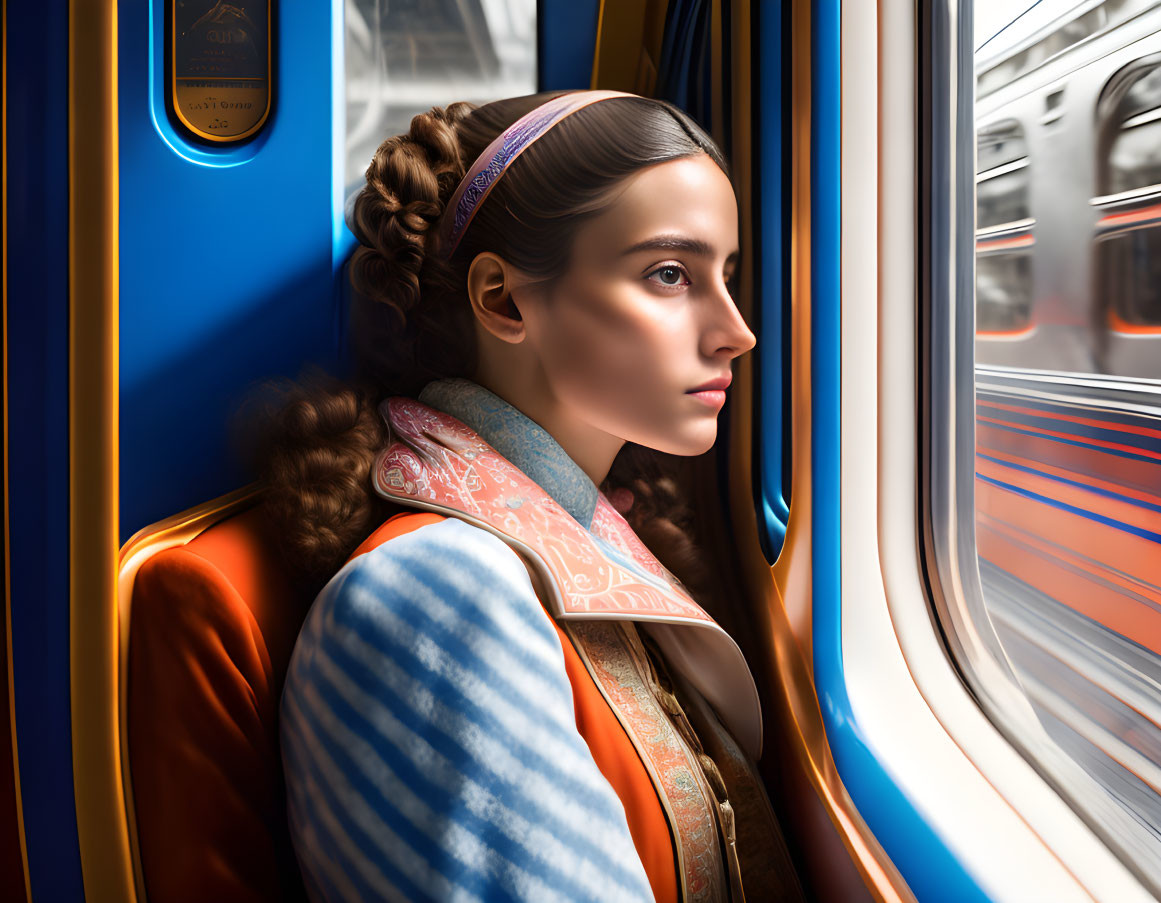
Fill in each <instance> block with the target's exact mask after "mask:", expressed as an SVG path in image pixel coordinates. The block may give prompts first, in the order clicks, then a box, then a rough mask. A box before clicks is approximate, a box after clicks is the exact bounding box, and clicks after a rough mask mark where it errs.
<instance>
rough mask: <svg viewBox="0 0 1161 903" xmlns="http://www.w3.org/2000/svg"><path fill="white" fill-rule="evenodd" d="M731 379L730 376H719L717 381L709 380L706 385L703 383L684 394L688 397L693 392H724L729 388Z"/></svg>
mask: <svg viewBox="0 0 1161 903" xmlns="http://www.w3.org/2000/svg"><path fill="white" fill-rule="evenodd" d="M732 379H733V377H731V376H719V377H718V378H717V379H711V380H710V381H709V382H708V383H703V384H702V385H700V386H698V387H697V388H696V389H690V390H689V391H688V392H686V393H685V394H686V395H689V394H691V393H693V392H715V391H719V392H724V391H725V390H726V389H727V388H728V387H729V385H730V382H731V380H732Z"/></svg>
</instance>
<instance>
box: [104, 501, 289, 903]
mask: <svg viewBox="0 0 1161 903" xmlns="http://www.w3.org/2000/svg"><path fill="white" fill-rule="evenodd" d="M253 502H254V497H253V495H252V494H251V495H249V496H246V495H237V496H235V497H233V498H227V499H225V500H222V501H221V502H220V503H211V504H210V505H207V506H203V507H202V508H201V509H196V510H195V511H192V512H189V513H187V514H186V515H179V516H178V517H177V518H174V519H171V520H170V521H167V522H164V523H163V524H160V525H158V526H157V527H156V528H151V529H150V530H147V531H143V534H139V536H138V537H135V539H134V540H131V541H130V543H128V544H127V545H126V552H125V555H124V557H123V565H122V582H121V589H122V605H123V608H122V622H123V623H122V644H123V653H122V684H123V687H122V708H121V711H122V713H123V719H122V749H123V750H124V751H125V752H124V753H123V756H124V755H127V759H128V761H127V762H125V761H123V771H124V773H125V777H126V787H127V793H128V794H129V797H130V800H129V804H128V807H127V808H128V810H129V816H130V822H131V825H132V824H133V823H134V822H135V830H134V831H133V834H134V836H135V844H134V846H135V849H134V858H135V863H134V864H135V870H136V874H137V890H138V898H139V900H145V899H147V900H149V901H150V903H171V901H186V900H189V901H195V900H196V901H207V900H213V901H215V903H234V901H238V903H241V901H246V903H252V901H266V900H301V899H304V898H305V895H304V893H303V889H302V884H301V878H300V876H299V871H298V866H297V863H296V862H295V860H294V855H293V852H292V850H291V846H290V840H289V835H288V832H287V826H286V814H285V802H284V793H283V784H282V767H281V760H280V756H279V747H278V722H277V717H278V702H279V697H280V695H281V692H282V682H283V679H284V677H285V674H286V667H287V663H288V660H289V658H290V653H291V651H292V649H293V647H294V641H295V638H296V636H297V635H298V630H299V627H300V626H301V624H302V620H303V618H304V617H305V615H306V611H307V609H308V607H309V605H310V601H311V599H310V598H309V596H310V595H311V591H310V589H309V588H307V587H301V586H295V585H294V584H293V583H292V582H291V581H290V580H289V579H288V578H287V575H286V573H285V571H284V569H283V568H281V567H280V566H279V565H278V559H277V556H276V554H275V552H274V549H273V546H272V543H271V542H270V538H269V537H268V536H267V535H266V532H265V530H264V527H263V521H262V519H261V518H260V516H259V514H258V511H257V509H256V508H254V507H253ZM126 625H127V629H126Z"/></svg>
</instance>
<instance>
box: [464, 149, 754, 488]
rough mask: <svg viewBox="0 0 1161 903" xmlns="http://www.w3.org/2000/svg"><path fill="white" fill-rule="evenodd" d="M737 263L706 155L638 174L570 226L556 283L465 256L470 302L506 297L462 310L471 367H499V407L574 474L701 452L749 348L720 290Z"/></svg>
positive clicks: (730, 210)
mask: <svg viewBox="0 0 1161 903" xmlns="http://www.w3.org/2000/svg"><path fill="white" fill-rule="evenodd" d="M484 256H486V255H481V257H484ZM737 259H738V207H737V202H736V200H735V198H734V192H733V188H732V186H731V184H730V181H729V179H728V178H727V176H726V175H725V173H723V172H722V170H721V169H720V168H719V167H718V166H717V165H716V164H715V163H714V162H713V161H712V160H711V159H710V158H709V157H708V156H706V155H697V156H691V157H683V158H679V159H676V160H671V161H669V162H665V163H659V164H655V165H653V166H649V167H646V168H644V169H642V170H639V171H638V172H636V173H634V174H632V175H630V176H628V177H626V178H625V179H623V180H622V181H621V182H619V183H618V184H617V186H616V187H615V189H614V191H613V192H612V194H611V196H610V199H609V202H608V203H607V205H606V206H604V207H603V208H602V210H601V211H600V212H599V213H598V214H597V215H595V216H594V217H592V218H591V219H589V220H587V221H586V222H585V223H584V224H583V225H581V226H580V228H579V229H578V230H577V232H576V235H575V240H574V244H573V246H572V248H571V253H570V255H569V264H568V267H567V269H566V271H565V272H564V273H563V274H561V275H560V276H558V277H556V278H555V279H552V280H551V281H549V282H546V283H545V282H536V281H533V280H526V279H525V278H524V277H523V276H522V274H520V273H519V272H515V271H513V269H512V268H511V267H509V266H507V265H506V264H504V263H503V262H502V261H499V260H493V261H481V260H479V259H477V261H476V262H475V264H473V267H472V271H471V274H470V275H469V288H470V291H469V294H471V295H472V296H473V299H474V300H475V299H478V298H479V299H486V298H487V297H488V296H487V292H482V293H481V292H480V289H481V287H484V288H486V287H487V286H489V285H491V286H492V287H493V289H494V292H493V295H492V298H493V299H494V302H499V301H501V300H502V299H501V298H500V295H501V294H503V293H507V294H508V298H507V302H506V303H504V304H500V303H492V304H491V305H488V304H487V303H483V304H480V303H474V304H473V307H474V309H475V311H476V315H477V319H479V320H480V323H481V326H482V332H481V335H482V337H483V339H484V345H485V346H487V347H484V348H481V351H482V352H483V353H482V355H481V361H482V362H483V364H484V366H485V367H489V366H490V369H492V370H497V371H498V370H499V369H500V367H499V366H497V365H495V364H491V365H490V362H494V361H497V355H499V357H502V358H504V360H503V364H502V368H503V371H504V372H505V373H506V374H508V377H507V378H504V377H500V376H499V374H498V373H497V374H496V378H497V379H501V381H502V382H504V383H506V385H505V386H504V388H505V390H506V391H505V397H507V398H508V400H509V401H511V402H513V403H514V404H516V405H517V406H518V407H520V408H521V409H522V410H524V412H525V413H526V414H528V415H529V416H531V417H532V418H533V419H535V420H537V421H538V422H539V423H541V425H542V426H544V427H545V428H546V429H548V430H549V432H551V433H553V434H554V435H555V436H556V437H557V439H558V441H561V444H562V445H564V446H565V449H566V450H567V451H569V452H570V453H571V454H573V456H574V458H577V459H578V462H579V463H581V464H582V466H584V465H585V462H584V460H583V459H584V458H585V457H586V455H588V454H589V453H590V452H592V454H593V457H594V458H599V457H600V455H599V452H598V449H604V450H606V451H607V450H608V449H612V454H615V452H616V450H617V449H619V448H620V446H621V445H622V444H623V443H624V442H634V443H637V444H639V445H644V446H647V447H649V448H654V449H657V450H659V451H663V452H668V453H672V454H678V455H696V454H701V453H702V452H705V451H707V450H708V449H709V448H710V447H711V446H712V445H713V443H714V440H715V438H716V436H717V417H718V413H719V412H720V410H721V408H722V406H723V404H724V403H725V391H724V390H725V387H726V386H727V385H728V382H729V380H730V377H731V369H730V365H731V362H732V361H733V360H734V358H736V357H738V356H739V355H741V354H743V353H745V352H746V351H749V350H750V349H751V348H753V347H754V344H755V338H754V335H753V333H752V332H751V331H750V329H749V328H748V327H747V325H746V323H745V322H744V320H743V319H742V316H741V314H740V313H739V311H738V309H737V307H736V305H735V304H734V301H733V298H732V297H731V295H730V291H729V284H730V281H731V279H732V277H733V274H734V269H735V267H736V265H737ZM477 265H479V266H477ZM501 283H503V284H502V285H501ZM495 339H499V340H500V342H501V343H503V344H502V345H501V344H497V343H496V342H495V341H494V340H495ZM505 346H506V347H505ZM512 396H516V397H512ZM570 444H571V445H572V446H573V447H570ZM610 460H611V458H610ZM586 469H589V468H587V467H586Z"/></svg>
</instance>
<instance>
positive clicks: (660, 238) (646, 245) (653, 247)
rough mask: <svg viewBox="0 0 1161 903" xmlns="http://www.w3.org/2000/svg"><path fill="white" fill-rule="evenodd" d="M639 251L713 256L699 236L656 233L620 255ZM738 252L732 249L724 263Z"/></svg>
mask: <svg viewBox="0 0 1161 903" xmlns="http://www.w3.org/2000/svg"><path fill="white" fill-rule="evenodd" d="M639 251H684V252H685V253H687V254H696V255H697V256H698V257H713V256H714V249H713V247H712V246H711V245H710V244H709V243H708V242H704V241H702V240H701V239H700V238H688V237H687V236H684V235H657V236H655V237H653V238H647V239H645V240H644V241H639V242H637V244H635V245H633V246H632V247H629V248H626V249H625V250H624V251H622V252H621V256H622V257H628V256H629V255H630V254H636V253H637V252H639ZM737 258H738V252H737V251H734V252H733V253H732V254H730V255H729V256H728V257H727V258H726V263H730V262H732V261H736V260H737Z"/></svg>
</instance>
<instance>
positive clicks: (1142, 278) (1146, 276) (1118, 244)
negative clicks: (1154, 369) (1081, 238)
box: [1097, 226, 1161, 369]
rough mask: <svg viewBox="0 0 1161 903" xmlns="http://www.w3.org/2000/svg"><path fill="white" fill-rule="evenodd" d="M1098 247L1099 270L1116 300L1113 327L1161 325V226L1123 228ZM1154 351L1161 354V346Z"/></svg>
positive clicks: (1113, 307) (1102, 282)
mask: <svg viewBox="0 0 1161 903" xmlns="http://www.w3.org/2000/svg"><path fill="white" fill-rule="evenodd" d="M1098 249H1099V250H1098V253H1099V255H1100V261H1099V264H1098V268H1097V273H1098V274H1100V276H1103V277H1104V278H1101V280H1100V281H1101V284H1102V285H1105V286H1106V287H1107V290H1108V293H1109V297H1110V300H1111V303H1112V310H1113V315H1114V319H1113V323H1112V325H1113V327H1114V328H1117V329H1120V330H1121V331H1125V330H1126V329H1128V330H1131V329H1133V328H1134V327H1146V328H1147V327H1157V326H1161V228H1158V227H1157V226H1154V227H1153V228H1151V229H1133V230H1128V231H1125V232H1121V233H1119V234H1117V235H1113V236H1111V237H1109V238H1106V239H1105V240H1104V241H1102V242H1100V244H1099V245H1098ZM1100 276H1098V278H1100ZM1154 353H1155V354H1158V355H1161V348H1159V349H1157V350H1156V351H1155V352H1154ZM1158 369H1161V365H1159V367H1158Z"/></svg>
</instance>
